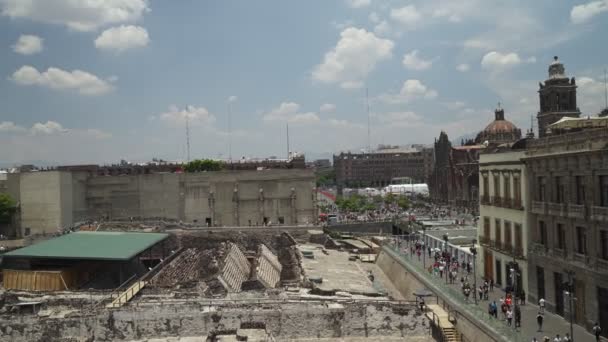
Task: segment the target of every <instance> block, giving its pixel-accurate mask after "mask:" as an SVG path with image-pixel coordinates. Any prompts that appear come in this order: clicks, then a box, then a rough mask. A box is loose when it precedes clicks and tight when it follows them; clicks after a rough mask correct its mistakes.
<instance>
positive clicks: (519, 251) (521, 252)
mask: <svg viewBox="0 0 608 342" xmlns="http://www.w3.org/2000/svg"><path fill="white" fill-rule="evenodd" d="M513 254H514V256H515V257H516V258H518V259H524V258H525V257H526V256H525V255H524V250H523V248H521V247H514V248H513Z"/></svg>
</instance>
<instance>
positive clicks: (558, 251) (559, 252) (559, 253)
mask: <svg viewBox="0 0 608 342" xmlns="http://www.w3.org/2000/svg"><path fill="white" fill-rule="evenodd" d="M551 254H553V255H554V256H556V257H558V258H562V259H566V257H567V256H568V253H567V252H566V251H565V250H563V249H558V248H554V249H553V250H552V251H551Z"/></svg>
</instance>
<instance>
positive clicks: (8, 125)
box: [0, 121, 25, 133]
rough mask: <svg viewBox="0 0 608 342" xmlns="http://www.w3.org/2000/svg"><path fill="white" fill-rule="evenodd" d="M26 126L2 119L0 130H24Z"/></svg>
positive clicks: (4, 131)
mask: <svg viewBox="0 0 608 342" xmlns="http://www.w3.org/2000/svg"><path fill="white" fill-rule="evenodd" d="M24 131H25V128H23V127H21V126H17V125H15V123H14V122H12V121H2V122H0V132H3V133H10V132H13V133H14V132H24Z"/></svg>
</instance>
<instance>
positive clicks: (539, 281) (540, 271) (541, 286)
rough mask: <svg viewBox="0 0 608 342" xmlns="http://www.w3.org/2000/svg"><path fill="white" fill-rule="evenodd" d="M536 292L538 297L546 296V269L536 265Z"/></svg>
mask: <svg viewBox="0 0 608 342" xmlns="http://www.w3.org/2000/svg"><path fill="white" fill-rule="evenodd" d="M536 292H537V293H538V298H539V299H540V298H545V269H544V268H542V267H540V266H536Z"/></svg>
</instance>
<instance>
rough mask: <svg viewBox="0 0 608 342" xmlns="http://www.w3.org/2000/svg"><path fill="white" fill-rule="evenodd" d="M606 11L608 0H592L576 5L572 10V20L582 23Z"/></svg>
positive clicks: (607, 9)
mask: <svg viewBox="0 0 608 342" xmlns="http://www.w3.org/2000/svg"><path fill="white" fill-rule="evenodd" d="M606 11H608V0H599V1H591V2H588V3H586V4H582V5H576V6H574V7H572V10H571V11H570V21H572V22H573V23H575V24H582V23H584V22H587V21H589V20H591V18H593V17H595V16H596V15H599V14H601V13H603V12H606Z"/></svg>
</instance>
